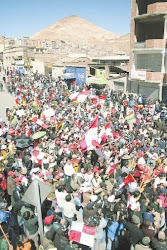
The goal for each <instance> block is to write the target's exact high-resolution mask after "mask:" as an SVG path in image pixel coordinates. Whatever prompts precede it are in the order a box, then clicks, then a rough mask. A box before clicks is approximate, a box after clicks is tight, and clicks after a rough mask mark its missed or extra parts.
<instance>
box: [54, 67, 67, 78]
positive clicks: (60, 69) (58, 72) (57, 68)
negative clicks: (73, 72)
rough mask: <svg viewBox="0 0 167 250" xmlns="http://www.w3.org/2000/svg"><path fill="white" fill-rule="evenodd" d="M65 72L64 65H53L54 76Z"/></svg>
mask: <svg viewBox="0 0 167 250" xmlns="http://www.w3.org/2000/svg"><path fill="white" fill-rule="evenodd" d="M63 72H64V67H63V66H62V67H58V66H53V68H52V76H53V77H54V78H57V77H58V76H61V75H62V74H63Z"/></svg>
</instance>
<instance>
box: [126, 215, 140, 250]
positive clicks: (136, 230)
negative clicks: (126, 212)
mask: <svg viewBox="0 0 167 250" xmlns="http://www.w3.org/2000/svg"><path fill="white" fill-rule="evenodd" d="M124 226H125V228H126V229H127V230H128V231H129V232H130V243H131V249H134V246H135V245H136V244H137V243H139V242H140V241H141V240H142V238H143V237H144V233H143V231H142V230H141V229H140V218H139V217H138V216H136V215H132V222H129V221H124Z"/></svg>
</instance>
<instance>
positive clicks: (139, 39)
mask: <svg viewBox="0 0 167 250" xmlns="http://www.w3.org/2000/svg"><path fill="white" fill-rule="evenodd" d="M130 47H131V56H130V68H131V72H130V83H131V84H130V86H129V90H130V92H133V93H138V94H141V95H146V96H148V97H149V98H151V99H154V100H155V99H157V98H159V99H161V100H163V101H165V102H167V1H164V0H132V2H131V41H130Z"/></svg>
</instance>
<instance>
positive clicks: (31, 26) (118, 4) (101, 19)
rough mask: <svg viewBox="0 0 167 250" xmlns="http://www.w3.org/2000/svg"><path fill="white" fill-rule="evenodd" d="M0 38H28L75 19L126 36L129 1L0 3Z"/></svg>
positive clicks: (13, 0)
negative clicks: (64, 19) (75, 17)
mask: <svg viewBox="0 0 167 250" xmlns="http://www.w3.org/2000/svg"><path fill="white" fill-rule="evenodd" d="M0 9H1V13H0V34H2V35H5V36H7V37H22V36H30V35H32V34H34V33H36V32H38V31H40V30H42V29H44V28H46V27H48V26H49V25H51V24H53V23H55V22H57V21H59V20H60V19H62V18H64V17H68V16H71V15H78V16H80V17H82V18H84V19H86V20H88V21H90V22H92V23H94V24H97V25H98V26H100V27H102V28H104V29H107V30H109V31H112V32H114V33H117V34H127V33H129V32H130V15H131V0H83V1H82V0H45V1H44V0H1V1H0Z"/></svg>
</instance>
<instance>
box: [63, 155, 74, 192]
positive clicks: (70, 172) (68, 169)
mask: <svg viewBox="0 0 167 250" xmlns="http://www.w3.org/2000/svg"><path fill="white" fill-rule="evenodd" d="M74 173H75V170H74V168H73V165H72V163H71V160H70V159H68V160H67V162H66V164H65V165H64V174H65V185H66V188H67V191H68V192H69V193H72V188H71V185H70V182H71V176H72V175H73V174H74Z"/></svg>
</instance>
